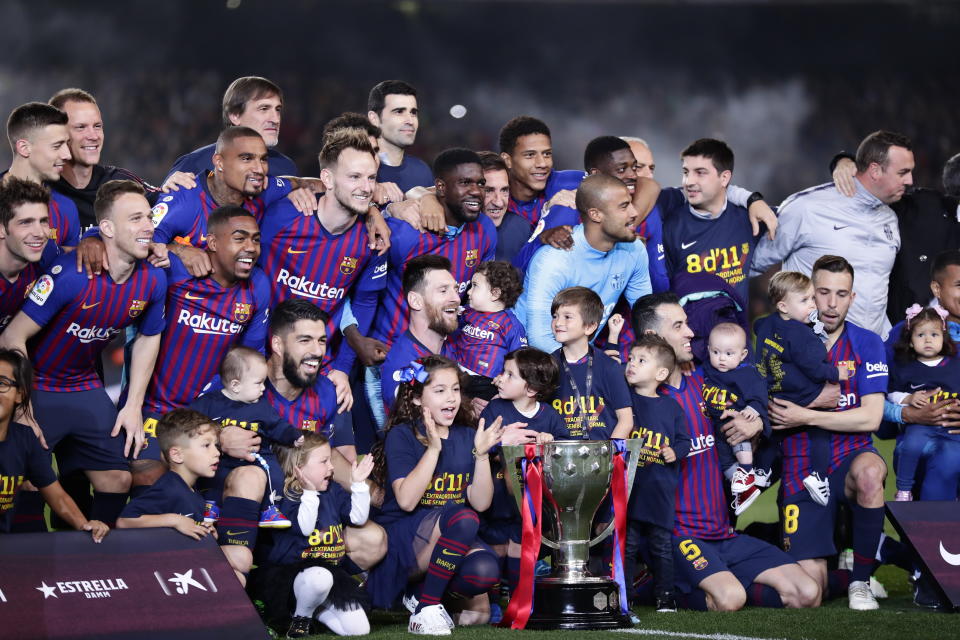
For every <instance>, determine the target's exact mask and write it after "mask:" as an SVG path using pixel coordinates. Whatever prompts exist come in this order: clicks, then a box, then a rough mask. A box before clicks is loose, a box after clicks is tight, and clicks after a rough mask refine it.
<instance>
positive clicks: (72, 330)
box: [23, 254, 167, 391]
mask: <svg viewBox="0 0 960 640" xmlns="http://www.w3.org/2000/svg"><path fill="white" fill-rule="evenodd" d="M166 291H167V278H166V275H165V274H164V272H163V270H162V269H158V268H156V267H154V266H152V265H151V264H150V263H148V262H147V261H146V260H141V261H140V262H139V263H137V266H136V267H135V268H134V271H133V273H132V274H131V275H130V277H129V278H127V280H126V282H123V283H122V284H117V283H115V282H114V281H113V279H112V278H111V277H110V274H109V273H106V272H104V273H102V274H100V275H98V276H94V277H93V278H89V279H88V278H87V274H86V273H77V260H76V257H75V256H72V255H70V254H67V255H64V256H61V257H59V258H57V260H56V261H54V263H53V266H52V267H50V270H49V271H48V272H47V273H45V274H44V275H42V276H40V277H39V278H37V281H36V283H34V285H33V289H31V290H30V294H29V296H28V297H27V301H26V302H24V304H23V312H24V313H26V314H27V316H28V317H29V318H30V319H31V320H33V321H34V322H36V323H37V324H38V325H40V326H41V327H42V329H41V330H40V331H39V333H37V335H36V336H34V338H33V340H31V343H30V352H31V356H32V357H31V360H32V361H33V367H34V373H35V386H36V388H37V389H39V390H41V391H88V390H91V389H99V388H102V387H103V382H102V381H101V380H100V378H99V376H97V372H96V368H95V363H96V361H97V358H99V357H100V354H101V352H102V351H103V350H104V349H105V348H106V346H107V344H108V343H109V342H110V340H111V339H112V338H113V336H115V335H117V334H118V333H120V332H121V331H123V329H124V328H125V327H127V326H129V325H131V324H133V323H134V322H137V323H139V326H138V330H139V333H141V334H143V335H148V336H152V335H156V334H158V333H160V332H161V331H163V324H164V321H163V302H164V295H165V294H166Z"/></svg>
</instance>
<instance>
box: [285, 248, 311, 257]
mask: <svg viewBox="0 0 960 640" xmlns="http://www.w3.org/2000/svg"><path fill="white" fill-rule="evenodd" d="M308 251H309V250H308V249H304V250H303V251H297V250H296V249H294V248H293V247H288V248H287V253H292V254H294V255H296V254H299V253H307V252H308Z"/></svg>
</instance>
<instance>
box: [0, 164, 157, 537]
mask: <svg viewBox="0 0 960 640" xmlns="http://www.w3.org/2000/svg"><path fill="white" fill-rule="evenodd" d="M96 211H97V218H98V219H99V221H100V233H101V237H102V238H103V242H104V245H105V249H106V255H107V258H108V260H109V265H110V267H109V269H107V270H106V271H105V272H104V273H103V274H101V275H99V276H95V277H93V278H87V277H86V275H84V274H80V273H77V271H76V269H75V268H74V265H75V261H74V260H73V258H72V256H61V257H60V258H58V259H57V260H56V261H55V262H54V263H53V266H52V267H51V268H50V270H49V272H48V273H46V274H44V275H43V276H41V277H40V278H38V279H37V282H36V284H34V286H33V289H32V290H31V291H30V295H29V298H28V299H27V301H26V302H25V303H24V305H23V309H22V310H21V311H20V313H18V314H17V315H16V316H15V317H14V318H13V320H11V322H10V325H9V326H8V327H7V329H6V330H5V331H4V332H3V334H0V344H2V345H3V346H7V347H10V348H15V349H20V350H21V351H23V352H24V353H26V352H27V347H26V345H27V341H28V340H30V339H31V338H33V337H34V336H36V338H35V339H34V340H33V341H32V342H31V347H32V348H31V349H30V354H31V356H32V360H33V362H34V363H35V367H36V391H35V392H34V407H35V415H36V419H37V422H38V423H39V424H40V427H41V429H42V430H43V435H44V437H45V438H46V441H47V443H48V444H49V445H50V446H51V447H53V448H55V447H56V446H57V444H59V443H60V442H61V441H62V440H64V439H65V438H67V436H69V437H70V439H69V442H65V443H64V446H63V447H62V448H61V449H60V453H62V455H61V456H60V460H59V471H60V473H61V475H67V474H69V473H70V472H72V471H76V470H83V471H85V472H86V475H87V477H88V478H89V479H90V482H91V484H92V485H93V489H94V495H93V504H92V507H91V515H92V516H93V517H94V518H95V519H97V520H102V521H104V522H106V523H108V524H110V523H112V522H113V521H115V520H116V518H117V514H119V512H120V510H121V509H122V508H123V505H124V503H126V499H127V492H128V491H129V489H130V470H129V469H130V464H129V463H128V461H127V459H126V456H127V455H131V456H132V457H133V458H136V457H137V456H138V455H139V453H140V449H141V447H142V445H143V417H142V415H141V408H142V405H143V397H144V393H145V392H146V389H147V383H148V381H149V380H150V375H151V373H152V372H153V365H154V362H155V361H156V358H157V350H158V348H159V346H160V332H161V331H162V330H163V301H164V294H165V293H166V278H165V277H164V273H163V271H161V270H160V269H157V268H155V267H153V266H151V265H150V264H149V263H147V262H146V260H145V259H146V257H147V254H148V253H149V251H150V240H151V237H152V236H153V224H152V223H151V221H150V205H149V203H148V202H147V199H146V197H145V196H144V192H143V187H141V186H140V185H139V184H137V183H135V182H133V181H130V180H114V181H110V182H108V183H106V184H105V185H103V187H101V188H100V192H99V194H98V195H97V201H96ZM134 322H137V323H138V332H139V333H138V335H137V338H136V340H135V342H134V343H133V348H132V357H131V361H130V363H129V372H130V375H129V378H130V384H129V388H128V394H127V402H126V404H125V405H124V407H123V409H121V410H120V411H119V413H118V412H117V410H116V408H115V407H114V406H113V402H111V400H110V398H109V396H107V394H106V392H105V391H104V389H103V382H102V381H101V380H100V378H99V377H98V376H97V372H96V370H95V362H96V359H97V358H99V356H100V354H101V353H102V352H103V350H104V349H105V348H106V346H107V344H108V343H109V342H110V340H111V339H112V338H113V337H114V336H115V335H117V334H118V333H120V332H121V331H122V330H123V329H124V328H125V327H127V326H129V325H131V324H133V323H134ZM121 429H123V430H124V431H126V437H125V438H118V437H117V436H118V434H119V433H120V430H121Z"/></svg>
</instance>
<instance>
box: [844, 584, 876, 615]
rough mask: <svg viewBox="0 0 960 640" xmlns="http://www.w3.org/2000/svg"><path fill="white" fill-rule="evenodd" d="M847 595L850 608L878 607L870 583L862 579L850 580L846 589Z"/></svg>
mask: <svg viewBox="0 0 960 640" xmlns="http://www.w3.org/2000/svg"><path fill="white" fill-rule="evenodd" d="M847 596H848V598H849V604H850V608H851V609H853V610H854V611H873V610H874V609H879V608H880V605H879V604H877V599H876V598H875V597H874V595H873V592H872V591H870V585H869V584H867V583H866V582H864V581H863V580H857V581H855V582H851V583H850V587H849V588H848V589H847Z"/></svg>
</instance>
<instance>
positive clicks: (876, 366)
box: [864, 362, 890, 378]
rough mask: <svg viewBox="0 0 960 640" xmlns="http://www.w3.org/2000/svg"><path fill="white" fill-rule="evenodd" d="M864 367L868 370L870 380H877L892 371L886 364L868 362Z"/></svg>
mask: <svg viewBox="0 0 960 640" xmlns="http://www.w3.org/2000/svg"><path fill="white" fill-rule="evenodd" d="M864 366H865V367H866V368H867V377H868V378H877V377H879V376H885V375H888V374H889V373H890V369H889V367H887V363H886V362H867V363H866V364H865V365H864Z"/></svg>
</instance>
